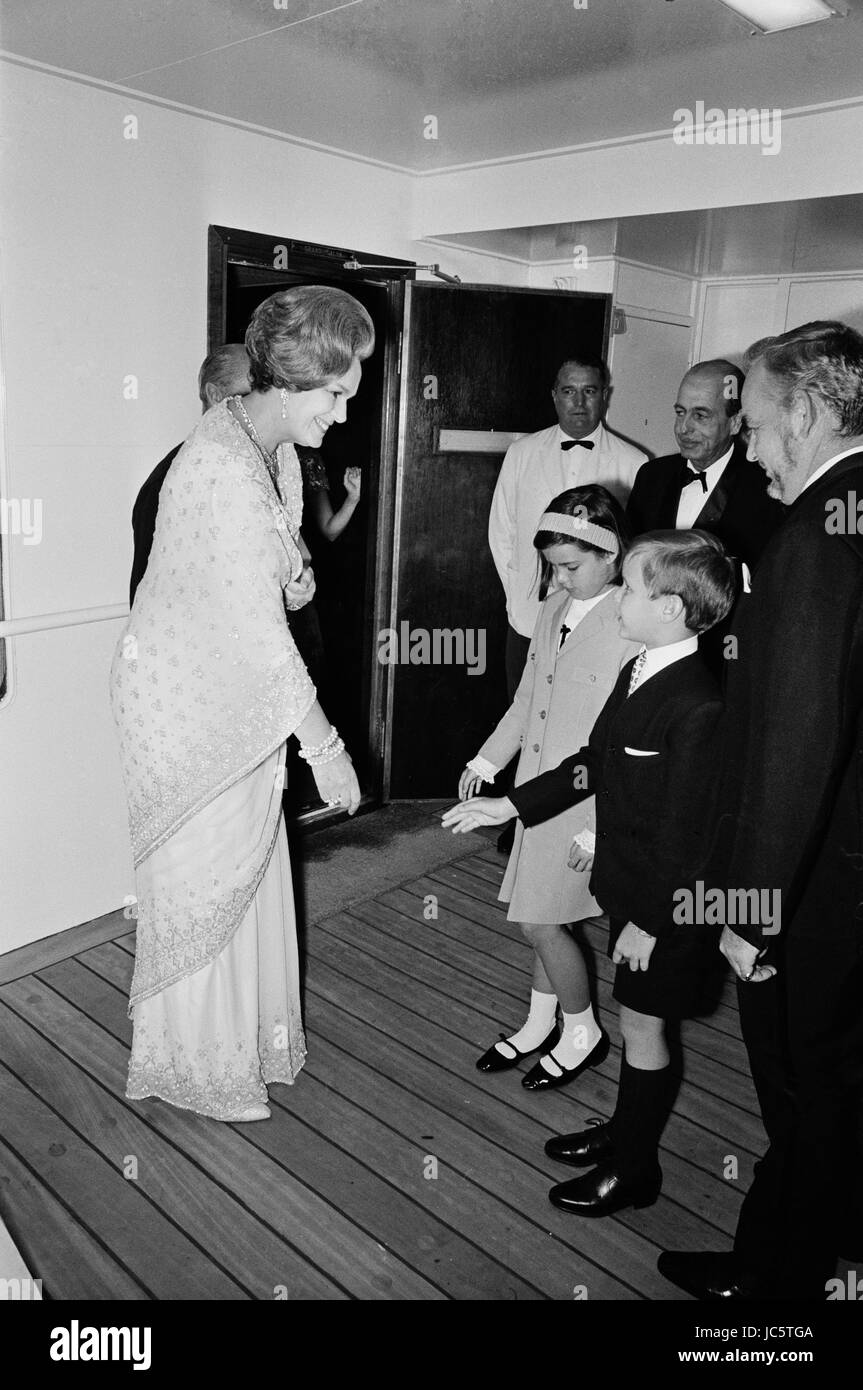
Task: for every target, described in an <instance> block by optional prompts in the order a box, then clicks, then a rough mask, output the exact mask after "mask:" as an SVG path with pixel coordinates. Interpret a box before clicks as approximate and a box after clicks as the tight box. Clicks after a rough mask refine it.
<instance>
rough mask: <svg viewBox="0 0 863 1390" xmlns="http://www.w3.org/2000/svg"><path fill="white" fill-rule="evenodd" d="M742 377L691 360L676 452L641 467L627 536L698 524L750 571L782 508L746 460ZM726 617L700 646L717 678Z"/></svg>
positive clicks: (680, 401)
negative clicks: (692, 363) (691, 365)
mask: <svg viewBox="0 0 863 1390" xmlns="http://www.w3.org/2000/svg"><path fill="white" fill-rule="evenodd" d="M744 380H745V378H744V374H743V372H742V371H741V370H740V368H739V367H735V365H734V363H733V362H726V361H725V360H724V359H722V358H718V359H716V360H712V361H709V362H697V363H696V364H695V366H694V367H690V369H689V371H688V372H687V373H686V375H685V376H684V378H683V380H682V382H681V383H680V390H679V391H678V393H677V400H676V401H675V404H674V437H675V439H676V440H677V443H678V445H679V446H680V453H679V454H665V455H664V456H663V457H662V458H657V459H652V460H651V461H650V462H649V463H646V464H645V465H644V467H643V468H641V469H639V472H638V477H637V478H636V480H635V484H634V486H633V489H632V494H631V496H630V499H629V503H628V505H627V508H626V519H627V521H628V522H629V526H630V529H631V531H632V533H633V535H635V536H637V535H640V534H641V533H642V532H643V531H664V530H667V529H680V528H682V527H689V526H697V527H699V528H700V529H701V530H702V531H710V532H711V533H712V534H713V535H714V536H718V537H719V539H720V540H721V541H722V543H723V545H724V546H725V548H726V550H727V551H728V553H729V554H730V555H734V556H736V557H737V559H738V560H741V561H743V562H744V563H745V564H746V565H748V566H749V568H750V570H752V569H754V568H755V566H756V564H757V563H758V559H759V557H760V555H761V552H762V550H763V549H764V547H765V545H766V544H767V542H768V540H769V539H770V537H771V536H772V535H773V532H774V531H775V530H776V527H777V526H778V525H779V522H780V521H781V520H782V507H781V505H780V504H779V503H778V502H776V501H774V499H773V498H771V497H769V496H768V494H767V486H766V483H765V480H764V474H763V473H762V472H761V469H760V468H759V467H758V465H757V464H756V463H752V462H751V460H750V459H748V458H747V457H746V441H745V439H744V437H743V435H742V433H741V425H742V423H743V414H742V409H741V403H740V402H741V392H742V389H743V382H744ZM730 622H731V619H730V618H729V620H728V621H726V622H724V623H719V624H718V625H717V626H716V627H715V628H712V629H711V630H710V632H707V633H705V634H704V636H703V637H702V639H701V641H700V643H699V648H700V651H701V654H702V656H703V657H704V659H705V661H706V662H707V664H708V666H709V667H710V668H711V670H712V671H713V674H714V675H715V676H716V678H717V680H720V681H721V680H722V679H723V665H724V662H723V654H724V650H725V645H724V644H725V638H726V636H727V634H728V631H729V627H730Z"/></svg>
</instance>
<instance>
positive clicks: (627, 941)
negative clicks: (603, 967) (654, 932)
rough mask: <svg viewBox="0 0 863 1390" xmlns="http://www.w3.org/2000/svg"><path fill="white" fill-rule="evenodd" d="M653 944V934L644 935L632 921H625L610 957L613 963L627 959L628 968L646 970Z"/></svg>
mask: <svg viewBox="0 0 863 1390" xmlns="http://www.w3.org/2000/svg"><path fill="white" fill-rule="evenodd" d="M655 945H656V937H655V936H645V934H644V932H641V931H639V929H638V927H637V926H636V925H635V923H634V922H627V924H626V926H625V927H624V928H623V931H622V932H621V933H620V936H619V937H618V938H617V941H616V942H615V945H614V955H613V956H612V957H611V959H612V960H613V961H614V963H615V965H620V964H621V963H622V962H623V961H628V962H629V968H630V970H646V969H647V967H648V965H649V964H650V956H651V953H652V951H653V948H654V946H655Z"/></svg>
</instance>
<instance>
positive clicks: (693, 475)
mask: <svg viewBox="0 0 863 1390" xmlns="http://www.w3.org/2000/svg"><path fill="white" fill-rule="evenodd" d="M695 482H699V483H700V484H701V490H702V492H706V491H707V479H706V478H705V476H704V474H703V473H699V472H698V471H697V470H696V469H693V468H690V467H689V465H688V464H687V466H686V467H685V468H684V470H683V473H682V474H681V478H680V490H681V492H682V491H683V489H684V488H685V487H689V484H690V483H695Z"/></svg>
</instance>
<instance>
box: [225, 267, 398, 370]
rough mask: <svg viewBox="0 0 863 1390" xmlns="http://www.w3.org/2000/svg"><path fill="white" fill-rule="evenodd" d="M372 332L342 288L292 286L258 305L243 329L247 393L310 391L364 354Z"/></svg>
mask: <svg viewBox="0 0 863 1390" xmlns="http://www.w3.org/2000/svg"><path fill="white" fill-rule="evenodd" d="M374 346H375V329H374V324H373V323H372V321H371V318H370V317H369V315H368V313H367V311H366V310H365V309H364V308H363V306H362V304H360V302H359V300H357V299H354V297H353V295H352V294H347V293H346V291H345V290H336V289H330V288H329V287H328V286H326V285H295V286H294V287H293V288H292V289H289V290H280V291H279V292H278V294H271V295H270V297H269V299H265V300H264V302H263V303H262V304H259V305H258V307H257V309H256V310H255V312H254V313H253V314H252V317H251V320H250V322H249V326H248V328H247V329H246V351H247V352H248V354H249V361H250V362H251V369H250V373H249V375H250V377H251V381H252V390H253V391H266V390H267V389H268V388H269V387H271V386H276V387H282V386H284V387H285V388H286V389H287V390H288V391H314V390H316V389H317V388H318V387H320V386H325V385H326V383H327V382H328V381H332V380H333V379H334V378H335V377H340V376H342V375H343V374H344V373H345V372H346V371H347V370H348V368H349V367H350V365H351V363H352V362H353V360H354V358H355V357H358V358H359V359H360V361H361V362H362V361H365V359H366V358H367V357H368V356H370V354H371V353H372V351H373V349H374Z"/></svg>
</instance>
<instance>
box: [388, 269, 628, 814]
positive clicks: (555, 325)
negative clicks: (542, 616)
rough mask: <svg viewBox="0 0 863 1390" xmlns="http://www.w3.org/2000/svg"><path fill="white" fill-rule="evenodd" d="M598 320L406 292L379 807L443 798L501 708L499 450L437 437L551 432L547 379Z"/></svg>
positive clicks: (415, 289)
mask: <svg viewBox="0 0 863 1390" xmlns="http://www.w3.org/2000/svg"><path fill="white" fill-rule="evenodd" d="M609 312H610V298H609V296H607V295H599V294H577V293H561V292H558V291H551V290H517V289H496V288H490V287H488V286H475V285H474V286H465V285H459V286H452V287H451V286H444V285H433V284H415V283H414V284H409V285H407V286H406V304H405V338H404V343H403V353H402V368H401V375H402V380H401V399H400V420H399V458H398V479H397V500H396V533H395V555H394V570H395V585H394V595H393V605H392V616H391V620H390V621H391V626H390V628H389V629H388V630H386V631H385V632H384V631H382V632H379V633H378V660H379V662H381V664H382V665H385V666H388V667H389V668H390V675H391V680H390V685H389V708H388V725H389V730H388V732H389V739H388V743H389V758H388V769H387V771H388V787H389V795H390V796H391V797H446V796H454V795H455V792H456V787H457V783H458V778H459V774H460V773H461V770H462V768H463V767H464V765H465V762H466V761H467V759H468V758H470V757H472V756H473V755H474V754H475V753H476V752H477V750H478V749H479V747H480V744H481V743H482V742H483V740H484V739H485V738H486V737H487V735H488V734H489V733H490V732H491V730H492V729H493V728H494V726H495V724H496V723H497V721H498V719H499V718H500V717H501V715H502V714H503V712H504V710H505V709H506V688H505V679H504V661H503V652H504V641H505V636H506V609H505V604H504V597H503V590H502V588H501V585H500V581H499V579H498V575H497V571H496V570H495V567H494V563H493V561H492V558H491V552H490V551H489V547H488V538H487V527H488V513H489V507H490V505H491V499H492V493H493V491H494V486H495V482H496V480H497V475H498V472H499V470H500V465H501V462H502V460H503V453H504V452H505V448H506V441H505V440H504V441H503V442H502V443H501V444H500V446H498V447H497V448H496V452H493V453H492V452H483V451H482V447H477V446H485V445H486V444H488V443H491V444H492V445H493V444H494V441H493V440H491V441H490V440H488V439H487V438H486V439H483V438H482V437H480V436H478V437H476V438H475V439H473V440H470V439H468V440H465V441H459V440H458V439H456V440H453V439H452V438H451V437H449V432H450V431H453V430H457V431H477V432H488V431H500V432H503V433H504V434H505V433H506V432H516V433H528V432H531V431H533V430H538V429H543V428H545V427H546V426H547V425H552V424H554V422H555V418H556V417H555V412H554V406H553V404H552V399H551V388H552V384H553V381H554V377H555V374H556V372H557V368H558V367H559V365H560V363H561V362H562V361H563V360H565V358H566V357H567V356H568V355H570V354H572V353H575V352H578V351H580V350H581V351H584V350H586V351H592V352H597V353H601V352H603V351H604V349H605V345H606V342H607V334H608V318H609ZM460 445H461V451H458V450H459V446H460ZM465 445H466V446H467V447H464V446H465ZM453 446H455V447H453Z"/></svg>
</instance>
